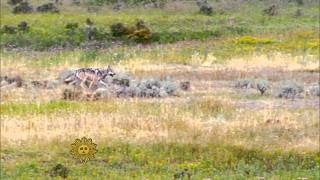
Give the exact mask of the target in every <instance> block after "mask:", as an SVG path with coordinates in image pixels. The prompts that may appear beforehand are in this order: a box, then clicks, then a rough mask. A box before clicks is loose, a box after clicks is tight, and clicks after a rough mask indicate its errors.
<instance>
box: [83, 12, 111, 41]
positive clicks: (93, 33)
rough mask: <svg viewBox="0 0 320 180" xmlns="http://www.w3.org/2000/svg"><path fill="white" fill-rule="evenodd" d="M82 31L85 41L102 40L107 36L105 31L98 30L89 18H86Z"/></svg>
mask: <svg viewBox="0 0 320 180" xmlns="http://www.w3.org/2000/svg"><path fill="white" fill-rule="evenodd" d="M83 31H84V33H85V38H86V40H87V41H92V40H102V39H104V38H105V37H106V36H107V33H106V32H104V31H103V30H101V29H100V30H99V29H98V28H97V27H96V26H95V24H94V22H93V21H92V20H91V19H90V18H87V20H86V23H85V27H84V29H83Z"/></svg>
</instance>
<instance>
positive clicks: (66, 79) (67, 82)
mask: <svg viewBox="0 0 320 180" xmlns="http://www.w3.org/2000/svg"><path fill="white" fill-rule="evenodd" d="M76 79H77V78H76V76H75V74H74V73H73V74H70V75H69V76H67V77H66V78H65V79H64V80H63V82H64V83H65V84H70V83H72V82H74V81H75V80H76Z"/></svg>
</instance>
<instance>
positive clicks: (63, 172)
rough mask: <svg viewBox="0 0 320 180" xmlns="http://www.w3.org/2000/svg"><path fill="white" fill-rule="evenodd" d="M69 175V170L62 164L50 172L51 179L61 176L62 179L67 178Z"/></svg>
mask: <svg viewBox="0 0 320 180" xmlns="http://www.w3.org/2000/svg"><path fill="white" fill-rule="evenodd" d="M68 174H69V170H68V169H67V168H66V167H65V166H63V165H62V164H57V165H56V166H55V167H53V168H52V169H51V170H50V176H51V177H57V176H60V177H62V178H67V177H68Z"/></svg>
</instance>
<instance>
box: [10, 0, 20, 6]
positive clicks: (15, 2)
mask: <svg viewBox="0 0 320 180" xmlns="http://www.w3.org/2000/svg"><path fill="white" fill-rule="evenodd" d="M22 2H23V0H8V4H10V5H13V6H15V5H17V4H19V3H22Z"/></svg>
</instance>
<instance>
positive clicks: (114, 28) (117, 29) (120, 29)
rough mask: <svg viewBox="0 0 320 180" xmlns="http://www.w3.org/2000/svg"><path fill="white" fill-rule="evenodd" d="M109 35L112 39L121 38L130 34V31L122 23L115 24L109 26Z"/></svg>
mask: <svg viewBox="0 0 320 180" xmlns="http://www.w3.org/2000/svg"><path fill="white" fill-rule="evenodd" d="M110 30H111V34H112V36H114V37H123V36H126V35H129V34H130V32H131V31H130V30H129V28H128V27H126V26H125V25H124V24H122V23H115V24H112V25H111V26H110Z"/></svg>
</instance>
